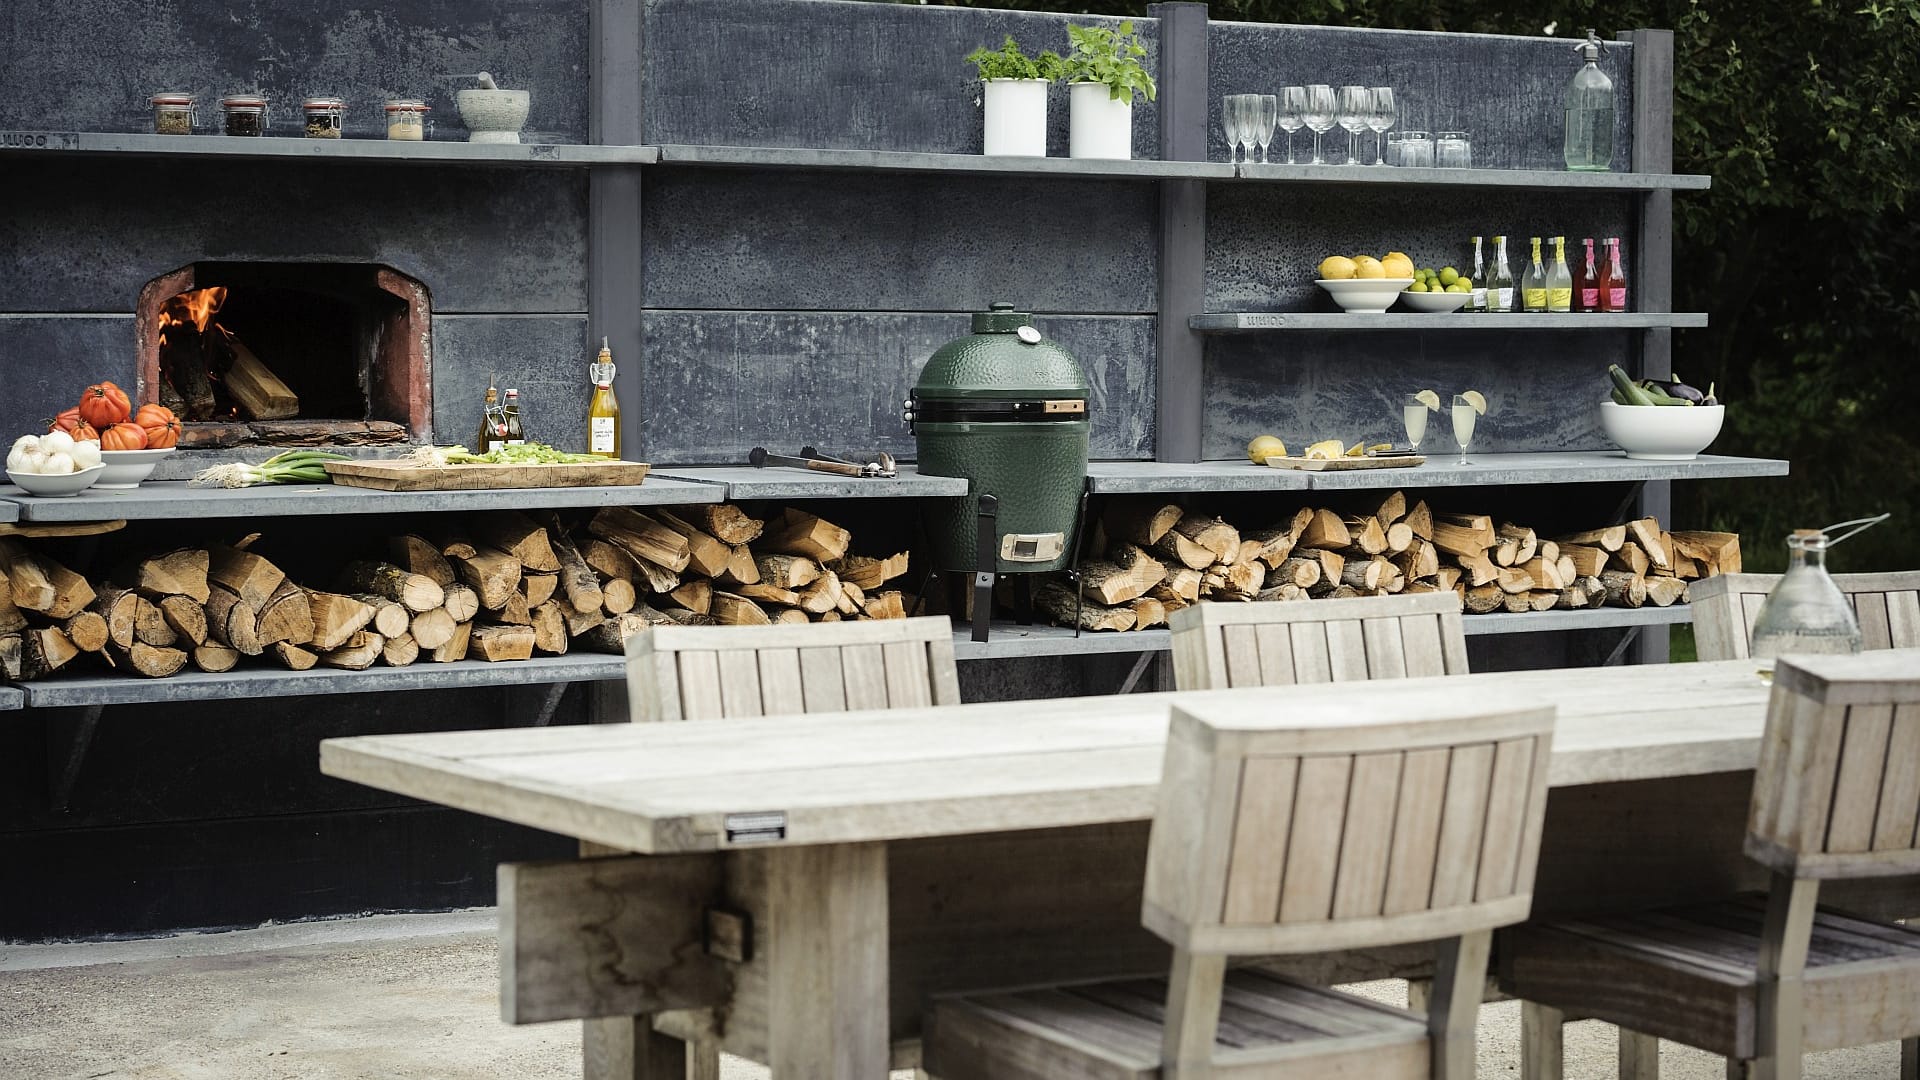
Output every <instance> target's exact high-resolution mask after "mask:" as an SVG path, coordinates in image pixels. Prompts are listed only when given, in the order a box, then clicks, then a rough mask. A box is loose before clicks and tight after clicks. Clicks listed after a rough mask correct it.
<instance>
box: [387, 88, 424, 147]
mask: <svg viewBox="0 0 1920 1080" xmlns="http://www.w3.org/2000/svg"><path fill="white" fill-rule="evenodd" d="M426 137H427V103H426V102H424V101H416V100H414V99H411V98H408V99H404V100H399V101H389V102H387V138H389V139H392V140H393V141H395V142H420V141H421V140H423V139H425V138H426Z"/></svg>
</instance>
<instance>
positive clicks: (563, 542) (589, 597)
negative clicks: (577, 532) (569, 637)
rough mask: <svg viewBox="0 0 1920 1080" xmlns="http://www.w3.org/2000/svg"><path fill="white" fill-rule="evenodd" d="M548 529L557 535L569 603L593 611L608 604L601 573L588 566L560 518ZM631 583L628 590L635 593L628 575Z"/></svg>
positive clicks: (562, 582)
mask: <svg viewBox="0 0 1920 1080" xmlns="http://www.w3.org/2000/svg"><path fill="white" fill-rule="evenodd" d="M548 531H549V532H550V533H551V534H552V535H553V554H554V557H555V558H557V559H559V560H560V588H561V589H563V590H565V591H566V594H567V603H569V604H572V605H573V606H574V608H575V609H577V610H582V611H591V610H593V609H595V608H598V607H600V606H601V605H603V604H605V603H606V595H605V588H604V586H602V585H601V584H600V575H598V574H596V573H594V570H593V567H591V566H588V565H587V560H586V559H585V558H584V557H583V556H582V555H581V554H580V549H579V548H578V547H576V546H574V543H573V540H572V539H571V538H570V537H568V536H567V534H566V533H565V532H563V531H561V529H560V522H559V520H558V518H557V517H556V518H555V520H554V522H553V524H552V526H551V527H550V528H549V529H548ZM627 583H628V586H629V588H628V589H627V592H628V593H629V594H631V593H632V592H633V589H632V588H631V585H632V578H628V579H627ZM629 606H631V605H629Z"/></svg>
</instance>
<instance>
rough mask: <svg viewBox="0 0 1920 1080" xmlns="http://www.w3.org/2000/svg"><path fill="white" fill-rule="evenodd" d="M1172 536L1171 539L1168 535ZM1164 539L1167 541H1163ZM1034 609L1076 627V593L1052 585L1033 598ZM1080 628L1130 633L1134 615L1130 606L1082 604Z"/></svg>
mask: <svg viewBox="0 0 1920 1080" xmlns="http://www.w3.org/2000/svg"><path fill="white" fill-rule="evenodd" d="M1169 535H1172V534H1171V533H1169ZM1162 539H1165V537H1162ZM1033 605H1034V607H1035V608H1037V609H1038V610H1040V611H1041V612H1042V613H1044V614H1046V615H1048V616H1050V617H1051V618H1052V619H1053V620H1054V621H1055V622H1057V623H1059V624H1060V625H1062V626H1072V625H1074V607H1075V601H1074V594H1073V590H1072V589H1069V588H1067V587H1066V586H1065V585H1062V584H1060V583H1059V582H1055V581H1049V582H1047V583H1046V584H1044V585H1042V586H1040V588H1039V589H1038V590H1036V591H1035V592H1034V594H1033ZM1079 609H1080V611H1079V626H1080V629H1082V630H1131V629H1133V625H1134V614H1133V608H1132V606H1131V605H1128V606H1124V607H1106V606H1103V605H1101V604H1096V603H1094V602H1093V601H1091V600H1081V601H1080V602H1079Z"/></svg>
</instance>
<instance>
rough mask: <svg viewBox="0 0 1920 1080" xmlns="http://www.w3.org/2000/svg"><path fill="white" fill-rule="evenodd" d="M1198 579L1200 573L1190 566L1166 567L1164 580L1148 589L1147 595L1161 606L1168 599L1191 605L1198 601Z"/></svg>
mask: <svg viewBox="0 0 1920 1080" xmlns="http://www.w3.org/2000/svg"><path fill="white" fill-rule="evenodd" d="M1200 578H1201V574H1200V571H1198V570H1195V569H1193V568H1192V567H1190V566H1173V567H1168V568H1167V576H1166V580H1164V581H1162V582H1160V583H1159V584H1157V585H1155V586H1154V587H1153V588H1151V589H1148V590H1147V595H1149V596H1151V597H1153V598H1154V599H1155V600H1158V601H1160V602H1161V603H1162V604H1165V603H1166V602H1167V600H1168V599H1169V598H1171V599H1174V600H1180V601H1184V602H1185V603H1188V604H1191V603H1193V602H1194V601H1196V600H1199V599H1200ZM1169 610H1171V609H1169Z"/></svg>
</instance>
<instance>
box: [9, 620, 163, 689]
mask: <svg viewBox="0 0 1920 1080" xmlns="http://www.w3.org/2000/svg"><path fill="white" fill-rule="evenodd" d="M21 642H22V645H23V646H24V650H23V652H22V654H21V661H20V678H22V679H39V678H44V677H46V676H48V675H51V674H53V673H54V672H56V671H59V670H60V669H61V668H63V667H65V666H66V665H67V663H68V662H69V661H71V660H72V659H73V658H74V657H76V656H79V655H80V650H79V649H78V648H76V647H75V646H74V644H73V641H72V639H70V638H68V637H67V633H66V631H64V630H62V629H60V628H59V627H57V626H38V627H34V628H32V629H30V630H28V631H26V632H25V633H24V634H22V635H21ZM136 644H138V643H136Z"/></svg>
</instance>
